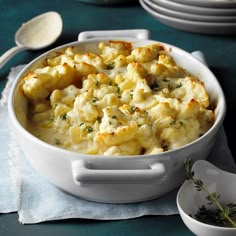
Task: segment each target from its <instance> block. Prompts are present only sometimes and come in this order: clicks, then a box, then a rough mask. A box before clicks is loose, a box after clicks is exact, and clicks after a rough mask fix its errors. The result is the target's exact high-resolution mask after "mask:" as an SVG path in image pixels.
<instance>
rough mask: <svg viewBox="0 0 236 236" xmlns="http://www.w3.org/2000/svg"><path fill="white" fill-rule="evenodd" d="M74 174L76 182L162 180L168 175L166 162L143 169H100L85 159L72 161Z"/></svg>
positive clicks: (101, 182) (99, 182)
mask: <svg viewBox="0 0 236 236" xmlns="http://www.w3.org/2000/svg"><path fill="white" fill-rule="evenodd" d="M72 175H73V179H74V182H75V183H76V184H104V183H108V184H110V183H112V184H115V183H128V184H130V183H142V182H150V181H158V182H161V181H162V180H164V179H165V177H166V175H167V171H166V167H165V165H164V163H162V162H158V163H154V164H151V165H149V168H146V167H144V168H143V169H140V168H137V169H112V168H109V169H104V168H103V169H99V168H96V167H95V166H91V165H89V164H87V163H86V162H84V161H72Z"/></svg>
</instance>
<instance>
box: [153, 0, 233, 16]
mask: <svg viewBox="0 0 236 236" xmlns="http://www.w3.org/2000/svg"><path fill="white" fill-rule="evenodd" d="M152 2H154V3H155V4H157V5H159V6H162V7H165V8H168V9H172V10H175V11H180V12H186V13H193V14H200V15H215V16H236V8H232V9H231V8H212V7H199V6H191V5H186V4H181V3H177V2H173V1H172V0H152Z"/></svg>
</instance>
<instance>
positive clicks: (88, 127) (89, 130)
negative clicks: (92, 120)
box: [86, 125, 93, 133]
mask: <svg viewBox="0 0 236 236" xmlns="http://www.w3.org/2000/svg"><path fill="white" fill-rule="evenodd" d="M86 130H87V131H88V133H91V132H93V127H91V126H89V125H88V126H86Z"/></svg>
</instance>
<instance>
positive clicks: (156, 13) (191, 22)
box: [139, 0, 236, 34]
mask: <svg viewBox="0 0 236 236" xmlns="http://www.w3.org/2000/svg"><path fill="white" fill-rule="evenodd" d="M139 1H140V4H141V6H142V7H143V8H144V10H146V11H147V12H148V13H150V14H151V15H152V16H153V17H154V18H156V19H157V20H158V21H160V22H161V23H163V24H166V25H168V26H171V27H174V28H176V29H180V30H185V31H189V32H194V33H203V34H236V0H139Z"/></svg>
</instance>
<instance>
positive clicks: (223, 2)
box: [172, 0, 236, 8]
mask: <svg viewBox="0 0 236 236" xmlns="http://www.w3.org/2000/svg"><path fill="white" fill-rule="evenodd" d="M172 1H173V2H178V3H183V4H187V5H192V6H199V7H217V8H236V1H235V0H172Z"/></svg>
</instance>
